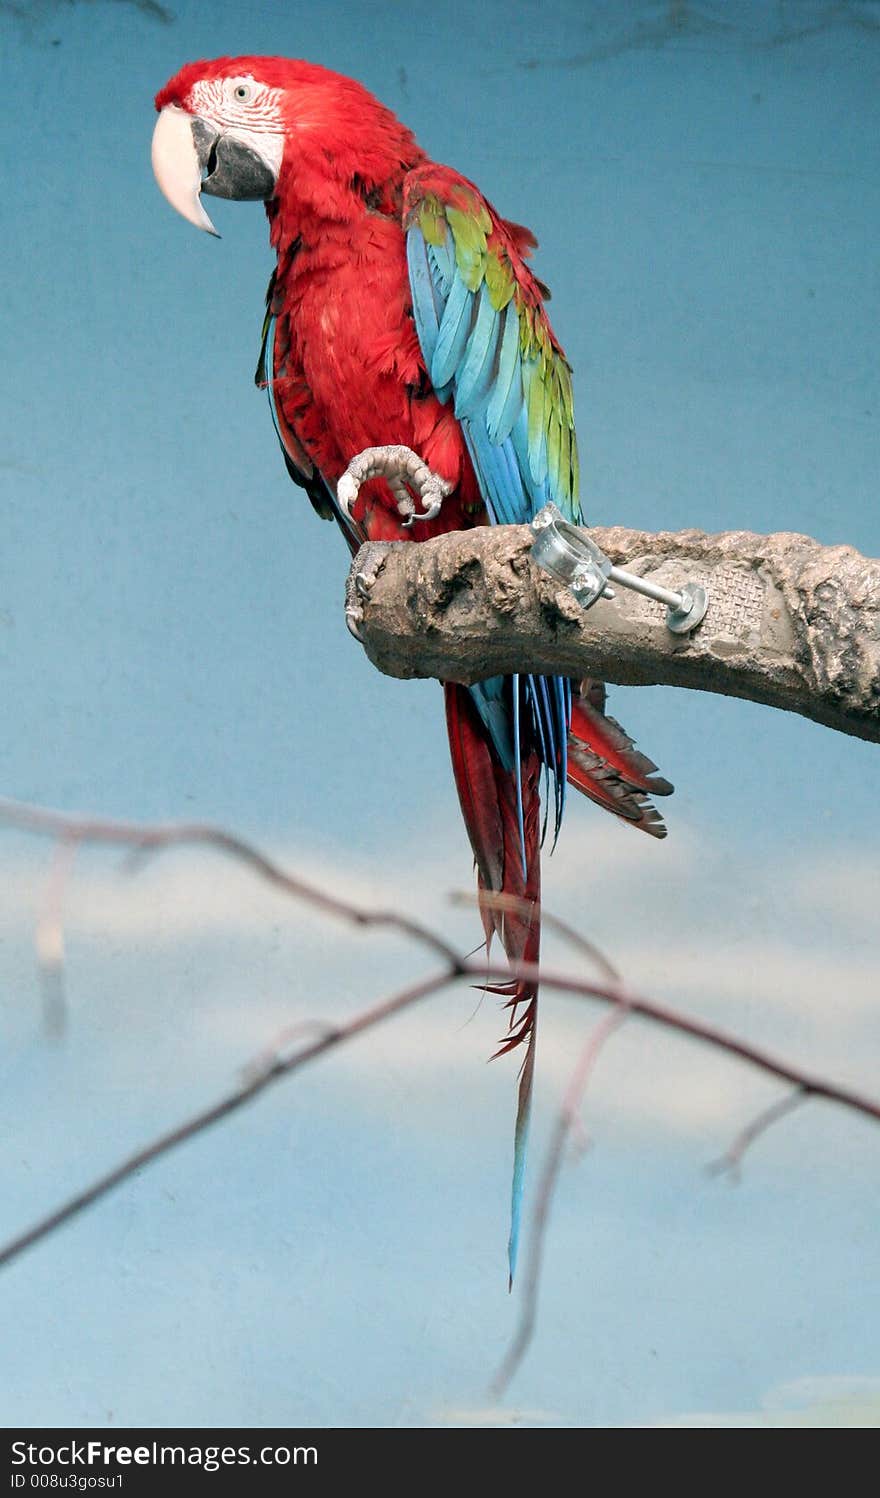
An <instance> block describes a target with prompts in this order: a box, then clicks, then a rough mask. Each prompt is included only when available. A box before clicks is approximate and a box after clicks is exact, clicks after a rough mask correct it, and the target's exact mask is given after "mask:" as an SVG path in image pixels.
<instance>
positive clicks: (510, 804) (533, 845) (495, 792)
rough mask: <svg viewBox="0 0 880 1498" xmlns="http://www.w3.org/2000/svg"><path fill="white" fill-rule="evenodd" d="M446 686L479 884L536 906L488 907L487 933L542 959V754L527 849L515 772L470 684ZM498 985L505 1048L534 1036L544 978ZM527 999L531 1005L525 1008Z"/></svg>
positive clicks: (529, 795)
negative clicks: (504, 1013) (506, 1019)
mask: <svg viewBox="0 0 880 1498" xmlns="http://www.w3.org/2000/svg"><path fill="white" fill-rule="evenodd" d="M445 691H446V723H447V727H448V730H449V746H450V749H451V751H452V768H453V771H454V773H455V783H456V787H457V789H458V797H459V801H460V802H461V810H462V814H463V816H464V820H465V826H466V827H467V830H468V837H469V838H470V840H471V847H472V848H473V850H474V858H475V859H476V863H477V874H478V877H479V885H480V888H481V889H485V890H491V891H492V892H493V893H496V894H497V893H500V894H505V895H510V896H512V897H513V898H515V899H518V900H522V901H526V902H528V907H529V913H526V912H525V911H520V910H515V911H509V910H503V911H502V910H492V909H489V908H487V907H483V926H484V929H485V931H486V940H487V942H490V941H491V939H492V937H493V935H496V934H497V936H498V937H499V938H500V940H501V943H502V945H503V947H504V950H505V952H506V953H507V956H508V957H509V958H510V960H511V962H537V960H538V953H539V949H540V940H541V917H540V898H541V854H540V841H541V838H540V820H541V819H540V800H539V795H538V778H539V771H540V762H539V760H538V756H537V755H536V754H531V755H529V757H528V759H527V760H525V762H524V763H523V766H522V802H523V830H524V833H525V849H524V850H523V849H521V848H520V837H519V820H518V813H517V785H516V774H515V772H514V771H510V770H505V769H504V768H503V766H502V765H501V763H500V762H499V760H498V757H497V755H496V754H495V751H494V749H493V748H492V745H491V743H490V742H489V739H488V736H487V733H486V729H485V728H484V727H483V723H482V720H481V719H480V716H479V714H478V713H477V710H476V708H475V707H474V704H473V701H472V699H471V695H470V693H469V692H468V690H467V688H466V687H460V686H456V685H454V684H453V683H447V684H446V687H445ZM523 852H524V853H525V857H523ZM523 865H525V870H526V873H525V877H523ZM495 987H497V988H498V989H500V991H501V992H502V993H504V994H505V995H509V1004H510V1006H511V1021H510V1033H509V1034H508V1036H507V1037H506V1038H505V1039H504V1041H503V1042H502V1044H501V1049H500V1050H499V1052H498V1054H499V1055H501V1054H502V1053H503V1052H504V1051H508V1050H510V1049H511V1048H512V1047H513V1046H515V1045H519V1044H520V1043H521V1042H523V1041H525V1040H527V1039H528V1038H529V1035H530V1034H531V1032H532V1029H533V1028H534V1019H535V1000H536V997H537V986H536V985H535V984H529V983H524V982H521V981H514V982H512V983H511V985H510V987H509V988H508V987H507V986H506V985H495ZM523 1004H524V1005H525V1006H526V1009H525V1012H524V1013H523V1012H519V1011H520V1005H523Z"/></svg>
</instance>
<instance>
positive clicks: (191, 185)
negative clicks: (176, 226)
mask: <svg viewBox="0 0 880 1498" xmlns="http://www.w3.org/2000/svg"><path fill="white" fill-rule="evenodd" d="M152 157H153V171H154V173H155V176H156V181H157V182H158V184H159V187H160V188H161V190H162V192H163V193H164V194H165V197H166V198H167V199H168V201H169V203H170V204H171V206H172V208H176V209H177V212H178V213H180V214H182V216H183V217H184V218H185V219H187V220H188V221H189V223H191V224H195V226H196V228H197V229H205V230H206V231H207V232H208V233H209V234H215V235H217V238H218V239H219V238H220V236H219V234H217V230H216V229H215V228H214V225H213V224H212V223H211V220H210V219H209V217H208V215H207V213H206V212H205V210H204V207H203V206H202V200H201V194H202V193H203V192H206V193H210V194H211V195H212V196H213V197H215V198H237V199H239V200H245V201H251V202H253V201H257V202H259V201H262V200H265V199H266V198H271V196H272V194H273V193H274V191H275V172H274V171H273V169H272V168H271V167H270V166H269V165H268V163H267V162H266V161H264V160H263V157H262V156H261V155H260V154H259V152H258V151H256V150H255V149H254V147H253V146H251V145H249V144H248V143H247V142H246V141H245V140H242V139H240V138H239V137H237V136H235V135H233V134H231V133H229V134H222V133H221V132H220V131H219V130H217V129H216V127H215V126H213V125H211V124H209V123H208V121H207V120H203V119H200V118H199V117H198V115H191V114H187V112H186V110H185V109H180V108H179V107H178V106H177V105H176V104H166V106H165V108H164V109H163V110H162V111H161V113H160V115H159V118H158V120H157V121H156V128H155V130H154V131H153V149H152Z"/></svg>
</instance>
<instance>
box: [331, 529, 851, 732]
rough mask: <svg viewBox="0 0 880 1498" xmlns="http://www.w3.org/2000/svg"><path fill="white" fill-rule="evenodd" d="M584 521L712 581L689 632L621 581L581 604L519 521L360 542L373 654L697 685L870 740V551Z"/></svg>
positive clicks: (635, 551)
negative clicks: (537, 558)
mask: <svg viewBox="0 0 880 1498" xmlns="http://www.w3.org/2000/svg"><path fill="white" fill-rule="evenodd" d="M589 534H590V535H591V536H592V537H593V539H594V540H595V541H596V542H597V543H598V545H599V546H601V548H602V550H603V551H604V552H606V553H607V555H608V556H609V557H610V558H611V559H612V561H613V562H614V563H615V564H616V565H618V566H624V567H626V568H627V570H628V571H631V572H637V573H640V574H642V575H644V576H649V577H650V578H651V579H652V581H654V582H658V583H660V584H662V585H663V586H665V587H667V588H671V589H677V588H679V587H680V586H681V585H682V584H683V583H684V582H686V581H694V582H699V583H702V584H703V585H704V586H705V587H707V588H708V589H709V609H708V612H707V615H706V618H705V620H704V621H703V623H702V624H701V625H700V626H699V628H698V629H697V630H696V632H695V633H694V634H693V635H690V636H687V637H681V636H675V635H672V634H670V632H669V631H668V630H667V628H666V623H665V617H666V615H665V609H664V607H663V605H662V604H659V603H654V602H652V601H651V600H650V599H648V598H643V597H641V596H639V595H638V594H635V593H631V592H629V591H627V590H625V589H623V588H616V589H615V597H614V599H613V600H610V601H608V600H604V599H603V600H602V601H600V602H599V603H597V604H595V605H594V606H593V608H591V609H590V610H588V611H584V610H583V609H582V608H581V607H580V605H579V604H578V603H577V601H576V600H575V598H574V596H573V595H572V594H571V593H570V592H569V590H568V589H567V588H562V587H560V585H559V584H558V583H557V582H555V581H554V579H553V578H552V577H550V576H549V575H548V574H547V573H546V572H543V571H542V570H541V569H539V568H538V567H537V566H535V564H534V563H533V562H532V560H531V557H530V555H529V549H530V546H531V541H532V536H531V533H530V531H529V529H528V528H527V527H526V526H499V527H497V528H493V529H489V528H488V527H479V528H475V529H474V530H470V531H460V532H455V533H454V534H451V535H445V536H440V537H437V538H436V539H435V540H432V541H425V542H422V543H421V544H420V545H412V544H411V543H403V544H401V543H394V544H389V545H371V546H368V547H363V548H362V549H361V551H360V552H359V553H358V555H357V556H356V557H355V559H354V562H353V564H352V574H351V578H350V589H351V590H352V591H354V592H356V595H357V601H358V604H359V608H360V611H361V615H362V617H361V619H360V622H359V628H360V633H361V635H362V638H363V643H364V648H365V650H366V652H367V655H368V656H369V658H370V660H371V661H372V662H373V664H374V665H375V666H377V667H378V668H379V670H380V671H384V672H386V673H387V674H388V675H390V676H400V677H412V676H434V677H438V678H440V679H441V680H446V681H461V682H467V683H470V682H474V681H478V680H480V679H481V678H483V677H486V676H493V675H496V674H498V673H502V672H512V671H532V672H545V673H557V672H559V673H562V674H564V675H566V676H571V677H575V678H580V677H585V676H596V677H601V678H602V679H604V680H606V681H610V682H623V683H628V684H635V685H639V684H641V685H650V684H663V685H667V686H678V687H696V688H699V689H701V690H703V691H709V692H722V693H725V694H726V695H728V696H732V697H746V698H749V699H750V700H751V701H753V702H762V703H766V704H767V705H768V706H771V707H780V708H786V709H788V710H789V711H792V712H797V713H801V714H803V715H804V716H805V717H807V718H813V719H814V720H815V721H816V722H818V723H823V724H825V725H827V726H828V727H829V728H836V729H839V730H840V731H841V732H843V733H850V734H856V735H858V736H859V737H860V738H865V739H874V740H880V562H878V561H874V560H872V559H870V558H867V557H863V556H861V555H860V554H859V553H858V552H857V551H854V550H853V548H852V547H850V546H821V545H819V543H818V542H816V541H813V540H811V539H810V538H809V537H808V536H799V535H794V534H789V533H784V532H783V533H779V534H776V535H772V536H757V535H752V534H751V533H750V532H748V531H727V532H723V533H721V534H720V535H716V536H711V535H706V534H705V533H704V532H702V531H679V532H676V533H672V532H660V533H658V534H651V533H650V532H646V531H635V530H627V529H624V528H623V527H618V526H615V527H612V528H601V527H593V528H591V529H590V532H589ZM359 574H360V576H361V578H362V581H361V583H360V585H358V586H357V587H356V586H355V585H356V582H357V578H358V575H359ZM364 579H365V580H366V587H365V585H364Z"/></svg>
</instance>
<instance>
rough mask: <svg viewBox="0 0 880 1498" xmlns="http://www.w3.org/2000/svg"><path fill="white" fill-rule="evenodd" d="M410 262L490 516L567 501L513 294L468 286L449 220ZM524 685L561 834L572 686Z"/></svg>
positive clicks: (500, 707) (417, 304)
mask: <svg viewBox="0 0 880 1498" xmlns="http://www.w3.org/2000/svg"><path fill="white" fill-rule="evenodd" d="M407 260H408V265H409V276H410V288H411V291H412V298H413V314H414V317H415V323H416V331H417V333H418V337H419V343H420V345H421V349H422V354H423V356H424V359H425V363H426V366H427V368H428V371H429V374H430V377H431V383H432V384H433V386H434V389H435V391H436V393H437V395H438V397H439V398H440V399H441V400H445V399H448V398H449V395H450V394H452V395H454V398H455V413H456V416H457V417H458V418H459V420H460V421H461V426H462V431H463V434H464V438H465V442H466V443H467V448H468V452H469V453H470V456H471V461H472V462H473V465H474V471H475V473H476V476H477V482H478V483H479V486H480V490H481V493H482V495H483V499H484V501H485V504H486V509H487V512H488V514H489V518H490V520H491V521H492V522H493V523H495V524H500V525H522V524H523V523H524V522H527V521H529V520H531V518H532V517H533V516H534V515H535V514H536V513H537V511H538V510H539V509H541V507H542V506H543V505H545V504H546V503H547V501H548V500H549V499H554V498H555V499H556V500H557V501H558V502H562V503H563V504H564V501H565V498H566V496H563V495H562V494H561V493H559V488H560V461H559V449H560V443H558V442H556V443H555V444H554V452H553V456H554V461H553V466H552V471H551V469H550V467H549V465H548V458H549V456H550V454H549V450H548V441H547V428H548V420H549V419H550V417H551V412H550V410H549V400H548V397H547V394H546V383H545V381H544V380H543V379H542V378H541V377H540V375H541V371H540V364H539V361H538V360H537V359H534V358H526V359H524V357H523V354H522V351H521V347H520V321H519V315H518V313H517V309H516V306H515V304H514V301H513V300H509V301H508V302H507V303H506V304H505V306H504V307H503V308H501V309H500V310H498V309H497V308H495V307H494V306H493V305H492V300H491V297H490V294H489V287H488V286H487V284H486V282H485V280H483V281H481V282H480V285H479V287H478V289H477V291H472V290H470V289H469V288H468V286H467V285H466V284H465V281H464V279H463V277H462V276H461V274H460V272H459V270H458V266H457V264H456V259H455V247H454V245H453V243H452V237H451V234H450V232H449V229H448V227H446V231H445V235H444V237H443V238H442V240H441V241H440V242H439V243H434V241H433V238H432V241H431V243H430V244H429V243H427V242H426V240H425V238H424V236H423V234H422V232H421V230H420V229H419V227H418V225H417V224H413V226H412V227H411V228H410V229H409V230H408V232H407ZM530 431H531V432H532V440H531V441H530V440H529V432H530ZM564 507H565V508H569V505H565V504H564ZM501 680H502V679H501V678H500V677H499V678H493V680H492V682H491V683H487V682H482V683H480V684H479V686H478V687H474V688H472V693H473V696H474V700H475V702H476V705H477V708H478V710H479V712H480V716H481V718H482V719H483V722H484V723H485V724H486V727H487V728H488V730H489V733H490V735H491V737H492V741H493V743H494V744H495V747H496V749H497V751H498V754H499V757H500V758H501V760H502V763H503V764H505V766H506V767H508V768H510V767H511V759H512V754H513V751H514V744H513V739H512V728H511V726H510V722H509V719H510V710H509V707H507V706H506V705H505V701H504V697H503V696H502V694H501V691H500V683H501ZM524 689H525V694H526V698H527V700H528V702H529V705H530V708H531V715H532V719H533V722H534V724H535V728H536V730H537V732H536V741H537V746H538V752H539V754H540V756H541V759H542V760H543V762H544V764H545V766H546V768H547V770H548V772H549V776H550V779H551V781H552V783H553V796H554V812H555V815H554V824H555V831H556V833H558V831H559V822H560V818H561V816H562V809H563V805H564V799H565V779H566V748H567V738H568V718H569V703H570V688H569V687H568V684H567V683H563V681H562V679H561V678H560V679H559V680H555V679H553V678H544V677H534V676H528V677H526V678H525V679H524ZM520 815H521V812H520Z"/></svg>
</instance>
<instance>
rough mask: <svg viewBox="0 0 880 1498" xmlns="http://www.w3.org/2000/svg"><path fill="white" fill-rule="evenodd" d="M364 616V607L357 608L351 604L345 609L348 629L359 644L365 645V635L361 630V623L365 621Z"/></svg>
mask: <svg viewBox="0 0 880 1498" xmlns="http://www.w3.org/2000/svg"><path fill="white" fill-rule="evenodd" d="M363 618H364V611H363V609H359V608H355V607H352V606H351V605H349V606H348V607H347V608H346V610H345V624H346V628H347V629H348V632H349V634H350V635H354V638H355V639H356V640H357V642H358V644H359V645H363V643H364V637H363V635H362V634H361V632H360V625H361V624H362V623H363Z"/></svg>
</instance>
